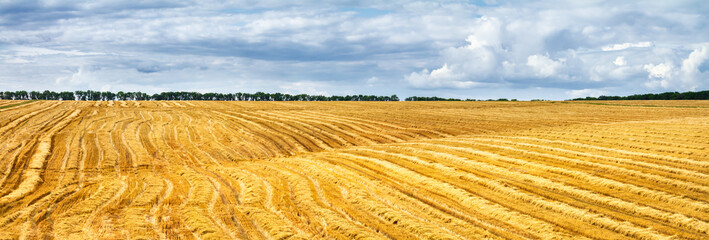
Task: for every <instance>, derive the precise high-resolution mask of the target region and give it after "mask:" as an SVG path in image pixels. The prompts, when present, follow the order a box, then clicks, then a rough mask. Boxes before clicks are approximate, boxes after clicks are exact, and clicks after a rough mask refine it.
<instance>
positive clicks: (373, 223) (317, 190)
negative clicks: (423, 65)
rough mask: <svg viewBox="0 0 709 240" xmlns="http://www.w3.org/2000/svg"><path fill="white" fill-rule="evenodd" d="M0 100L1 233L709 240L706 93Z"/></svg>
mask: <svg viewBox="0 0 709 240" xmlns="http://www.w3.org/2000/svg"><path fill="white" fill-rule="evenodd" d="M599 103H600V102H390V103H386V102H365V103H359V102H211V101H210V102H165V101H161V102H157V101H148V102H143V101H141V102H136V101H108V102H86V101H80V102H75V101H64V102H60V101H34V102H22V101H0V239H22V238H28V239H45V238H50V239H51V238H54V239H486V238H489V239H583V238H588V239H667V238H677V239H709V149H708V148H709V109H707V108H708V107H709V104H708V102H707V101H681V102H679V101H677V102H673V101H633V102H603V103H601V104H599Z"/></svg>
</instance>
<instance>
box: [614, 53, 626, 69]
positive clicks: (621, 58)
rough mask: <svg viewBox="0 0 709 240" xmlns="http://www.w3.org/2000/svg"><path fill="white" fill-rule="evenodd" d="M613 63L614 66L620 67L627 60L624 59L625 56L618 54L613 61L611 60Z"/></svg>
mask: <svg viewBox="0 0 709 240" xmlns="http://www.w3.org/2000/svg"><path fill="white" fill-rule="evenodd" d="M613 64H615V65H616V66H619V67H622V66H625V65H627V64H628V61H625V57H623V56H620V57H617V58H616V59H615V61H613Z"/></svg>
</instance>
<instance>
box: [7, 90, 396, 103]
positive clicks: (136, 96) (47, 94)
mask: <svg viewBox="0 0 709 240" xmlns="http://www.w3.org/2000/svg"><path fill="white" fill-rule="evenodd" d="M0 99H4V100H77V101H109V100H121V101H125V100H138V101H149V100H158V101H159V100H172V101H185V100H189V101H399V97H397V96H396V94H394V95H391V96H375V95H361V94H360V95H346V96H323V95H308V94H297V95H291V94H287V93H264V92H256V93H241V92H237V93H199V92H161V93H156V94H152V95H151V94H147V93H143V92H123V91H120V92H117V93H113V92H109V91H92V90H87V91H74V92H53V91H48V90H47V91H43V92H39V91H30V92H28V91H14V92H12V91H5V92H0Z"/></svg>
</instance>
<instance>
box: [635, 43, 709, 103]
mask: <svg viewBox="0 0 709 240" xmlns="http://www.w3.org/2000/svg"><path fill="white" fill-rule="evenodd" d="M708 48H709V43H704V44H699V45H698V46H697V47H696V48H694V49H693V50H692V52H691V53H690V54H689V55H688V56H687V57H686V58H685V59H683V60H681V63H679V62H677V63H676V64H675V63H673V62H665V63H660V64H646V65H644V66H643V68H644V69H645V70H646V71H647V73H648V79H649V81H647V82H646V83H645V86H647V87H648V88H651V89H657V88H663V89H667V90H682V91H687V90H691V91H694V90H697V89H699V88H702V87H706V86H707V82H706V79H707V78H708V77H709V73H706V72H701V71H700V70H699V67H700V66H701V65H702V63H704V62H705V61H706V60H707V59H709V50H708Z"/></svg>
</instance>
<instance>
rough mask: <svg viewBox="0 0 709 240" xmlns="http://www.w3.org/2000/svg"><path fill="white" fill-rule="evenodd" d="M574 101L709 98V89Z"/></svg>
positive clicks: (587, 98)
mask: <svg viewBox="0 0 709 240" xmlns="http://www.w3.org/2000/svg"><path fill="white" fill-rule="evenodd" d="M571 100H574V101H579V100H709V91H700V92H682V93H680V92H664V93H648V94H636V95H630V96H624V97H621V96H599V97H585V98H574V99H571Z"/></svg>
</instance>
